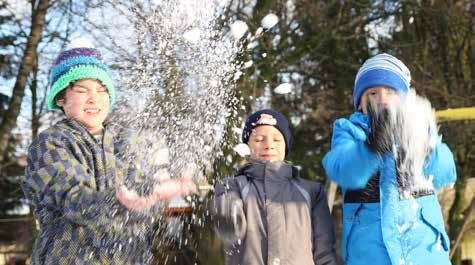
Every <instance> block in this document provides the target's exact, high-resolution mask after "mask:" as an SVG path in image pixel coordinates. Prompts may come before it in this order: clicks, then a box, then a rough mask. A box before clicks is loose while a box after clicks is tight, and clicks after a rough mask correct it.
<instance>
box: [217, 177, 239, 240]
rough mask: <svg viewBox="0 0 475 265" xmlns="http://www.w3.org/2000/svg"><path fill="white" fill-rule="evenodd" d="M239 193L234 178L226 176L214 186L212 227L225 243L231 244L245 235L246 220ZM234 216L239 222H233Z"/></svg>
mask: <svg viewBox="0 0 475 265" xmlns="http://www.w3.org/2000/svg"><path fill="white" fill-rule="evenodd" d="M240 194H241V193H240V188H239V185H238V183H237V181H236V178H226V179H224V180H222V181H220V182H219V183H218V184H216V186H215V194H214V198H213V201H212V204H211V207H212V209H211V213H212V215H213V219H214V220H215V222H214V229H215V232H216V234H217V235H218V237H219V238H221V239H222V240H224V241H225V243H226V244H231V245H232V244H234V243H235V242H237V241H238V240H239V239H242V238H243V237H244V236H245V232H246V227H247V221H246V216H245V213H244V206H243V201H242V198H241V195H240ZM236 218H238V219H239V220H240V222H238V223H235V222H233V220H235V219H236ZM236 220H237V219H236Z"/></svg>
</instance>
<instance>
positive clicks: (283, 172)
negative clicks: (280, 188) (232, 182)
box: [237, 160, 298, 179]
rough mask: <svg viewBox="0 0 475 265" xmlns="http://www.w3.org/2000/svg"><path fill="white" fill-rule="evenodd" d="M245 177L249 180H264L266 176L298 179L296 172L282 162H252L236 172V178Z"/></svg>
mask: <svg viewBox="0 0 475 265" xmlns="http://www.w3.org/2000/svg"><path fill="white" fill-rule="evenodd" d="M239 175H245V176H247V177H250V178H255V179H264V177H265V176H266V175H272V176H276V177H279V178H288V179H291V178H293V177H298V170H297V168H295V167H294V166H292V165H290V164H288V163H286V162H284V161H255V160H252V161H250V162H249V163H247V164H246V165H244V166H243V167H241V168H240V169H238V171H237V176H239Z"/></svg>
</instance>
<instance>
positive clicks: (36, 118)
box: [30, 56, 40, 139]
mask: <svg viewBox="0 0 475 265" xmlns="http://www.w3.org/2000/svg"><path fill="white" fill-rule="evenodd" d="M37 89H38V56H36V60H35V63H34V64H33V79H32V80H31V86H30V90H31V139H36V137H37V136H38V130H39V127H40V111H38V107H37V102H38V91H37Z"/></svg>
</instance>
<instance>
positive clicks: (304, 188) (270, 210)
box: [215, 161, 337, 265]
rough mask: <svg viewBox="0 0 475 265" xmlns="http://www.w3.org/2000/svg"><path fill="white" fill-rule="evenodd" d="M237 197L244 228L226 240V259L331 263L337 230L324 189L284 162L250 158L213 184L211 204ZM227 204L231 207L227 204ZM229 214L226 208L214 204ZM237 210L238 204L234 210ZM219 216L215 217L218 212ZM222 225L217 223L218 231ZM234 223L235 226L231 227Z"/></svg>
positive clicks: (253, 263) (230, 264)
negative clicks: (225, 177)
mask: <svg viewBox="0 0 475 265" xmlns="http://www.w3.org/2000/svg"><path fill="white" fill-rule="evenodd" d="M226 202H237V203H236V204H235V205H234V206H236V205H237V207H242V210H239V209H238V210H237V212H241V213H242V214H243V215H244V217H243V219H244V220H243V222H242V226H241V227H242V228H237V230H240V229H241V230H244V233H239V231H238V232H237V234H240V235H238V238H237V240H235V241H230V240H229V238H227V239H228V240H225V252H226V264H227V265H237V264H241V265H264V264H269V265H313V264H315V265H335V264H337V261H336V255H335V248H334V245H335V236H334V232H333V224H332V218H331V216H330V212H329V209H328V204H327V200H326V195H325V192H324V190H323V188H322V186H321V185H320V184H318V183H317V182H314V181H309V180H305V179H302V178H300V177H299V176H298V170H297V169H296V168H295V167H292V166H291V165H289V164H286V163H284V162H258V161H253V162H251V163H249V164H247V165H246V166H244V167H243V168H241V169H240V170H239V171H238V172H237V174H236V176H235V177H232V178H227V179H224V180H223V181H222V182H220V183H218V184H217V185H216V188H215V205H222V204H223V203H226ZM228 208H229V207H228ZM216 210H217V213H216V214H217V216H218V217H221V220H226V219H228V220H229V215H230V211H229V209H228V210H226V207H225V208H223V207H217V208H216ZM234 212H236V210H234ZM218 219H219V218H218ZM228 228H229V226H228V227H227V226H226V225H222V224H219V223H217V232H218V235H220V234H221V235H223V234H226V231H223V230H226V229H228ZM235 229H236V228H235Z"/></svg>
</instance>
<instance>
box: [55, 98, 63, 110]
mask: <svg viewBox="0 0 475 265" xmlns="http://www.w3.org/2000/svg"><path fill="white" fill-rule="evenodd" d="M55 103H56V105H58V107H60V108H62V107H63V106H64V98H62V99H56V100H55Z"/></svg>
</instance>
